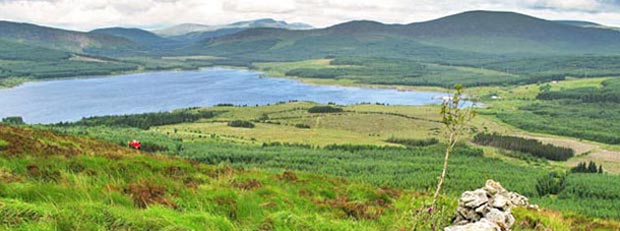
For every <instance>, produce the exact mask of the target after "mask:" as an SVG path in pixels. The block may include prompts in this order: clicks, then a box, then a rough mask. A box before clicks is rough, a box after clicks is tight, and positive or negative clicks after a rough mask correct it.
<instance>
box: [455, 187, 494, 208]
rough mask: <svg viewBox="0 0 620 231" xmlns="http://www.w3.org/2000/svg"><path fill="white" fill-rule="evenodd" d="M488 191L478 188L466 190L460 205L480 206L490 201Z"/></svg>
mask: <svg viewBox="0 0 620 231" xmlns="http://www.w3.org/2000/svg"><path fill="white" fill-rule="evenodd" d="M488 202H489V198H488V197H487V193H486V191H484V190H482V189H476V190H474V191H466V192H464V193H463V194H462V195H461V198H460V199H459V206H465V207H469V208H478V207H479V206H481V205H483V204H485V203H488Z"/></svg>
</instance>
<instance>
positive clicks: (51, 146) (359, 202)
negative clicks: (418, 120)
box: [0, 126, 616, 230]
mask: <svg viewBox="0 0 620 231" xmlns="http://www.w3.org/2000/svg"><path fill="white" fill-rule="evenodd" d="M0 140H1V142H0V163H2V165H1V167H0V189H2V190H1V191H0V213H2V214H3V216H2V218H0V227H1V228H3V229H6V230H99V229H101V230H171V229H173V230H396V229H406V230H409V229H422V230H427V229H429V228H430V226H431V225H433V224H434V225H445V224H447V223H448V222H449V219H450V217H451V214H452V211H453V210H454V209H455V206H456V203H455V201H454V198H453V197H447V198H444V199H443V200H442V201H441V205H442V206H445V207H444V208H445V211H444V212H443V213H439V215H438V217H429V216H428V215H426V213H425V212H423V211H422V210H420V209H421V208H423V204H424V203H428V202H429V200H430V198H429V194H427V193H425V192H412V191H409V190H402V189H393V188H387V187H376V186H371V185H368V184H360V183H357V182H356V181H348V180H343V179H337V178H333V177H325V176H319V175H315V174H312V175H311V174H306V173H299V172H291V171H272V172H270V173H268V172H262V171H257V170H251V169H244V168H233V167H229V166H226V165H218V166H213V165H204V164H200V163H197V162H191V161H186V160H182V159H177V158H172V157H166V156H162V155H158V154H145V153H140V152H137V151H133V150H129V149H126V148H122V147H120V146H117V145H114V144H111V143H107V142H102V141H97V140H93V139H90V138H77V137H72V136H66V135H60V134H57V133H54V132H50V131H44V130H37V129H30V128H16V127H7V126H0ZM412 195H413V197H412ZM416 211H417V212H416ZM515 214H516V216H517V220H518V221H523V222H521V223H520V225H518V226H517V227H516V228H515V230H538V229H540V228H545V227H546V228H551V229H553V230H571V229H572V228H578V229H580V228H584V227H599V228H603V229H604V228H605V227H607V228H610V227H613V225H615V224H616V223H614V222H613V221H602V220H600V221H587V222H586V221H584V220H575V219H573V218H566V217H563V216H562V215H560V214H559V213H557V212H554V211H541V212H536V211H527V210H517V211H515Z"/></svg>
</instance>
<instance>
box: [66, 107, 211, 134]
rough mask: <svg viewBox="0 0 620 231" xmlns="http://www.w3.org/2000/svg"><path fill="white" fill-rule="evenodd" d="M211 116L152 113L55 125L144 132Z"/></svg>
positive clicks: (203, 114)
mask: <svg viewBox="0 0 620 231" xmlns="http://www.w3.org/2000/svg"><path fill="white" fill-rule="evenodd" d="M213 116H215V114H214V113H213V112H212V111H189V110H185V111H175V112H154V113H144V114H135V115H113V116H94V117H88V118H84V119H82V120H80V121H78V122H74V123H59V124H57V125H59V126H67V125H80V126H109V127H134V128H139V129H144V130H146V129H149V128H150V127H153V126H161V125H168V124H178V123H186V122H194V121H197V120H199V119H203V118H212V117H213Z"/></svg>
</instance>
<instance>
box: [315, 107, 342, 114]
mask: <svg viewBox="0 0 620 231" xmlns="http://www.w3.org/2000/svg"><path fill="white" fill-rule="evenodd" d="M343 111H344V110H342V108H337V107H332V106H314V107H311V108H309V109H308V112H309V113H335V112H343Z"/></svg>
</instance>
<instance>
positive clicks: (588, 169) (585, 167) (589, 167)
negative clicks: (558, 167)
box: [570, 161, 603, 174]
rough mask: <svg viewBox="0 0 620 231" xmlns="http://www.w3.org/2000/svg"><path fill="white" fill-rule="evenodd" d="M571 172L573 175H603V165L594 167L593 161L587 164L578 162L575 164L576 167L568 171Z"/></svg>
mask: <svg viewBox="0 0 620 231" xmlns="http://www.w3.org/2000/svg"><path fill="white" fill-rule="evenodd" d="M570 171H571V172H574V173H601V174H602V173H603V165H598V166H597V165H596V163H594V161H590V162H589V163H586V162H579V164H577V166H575V167H572V168H571V169H570Z"/></svg>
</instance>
